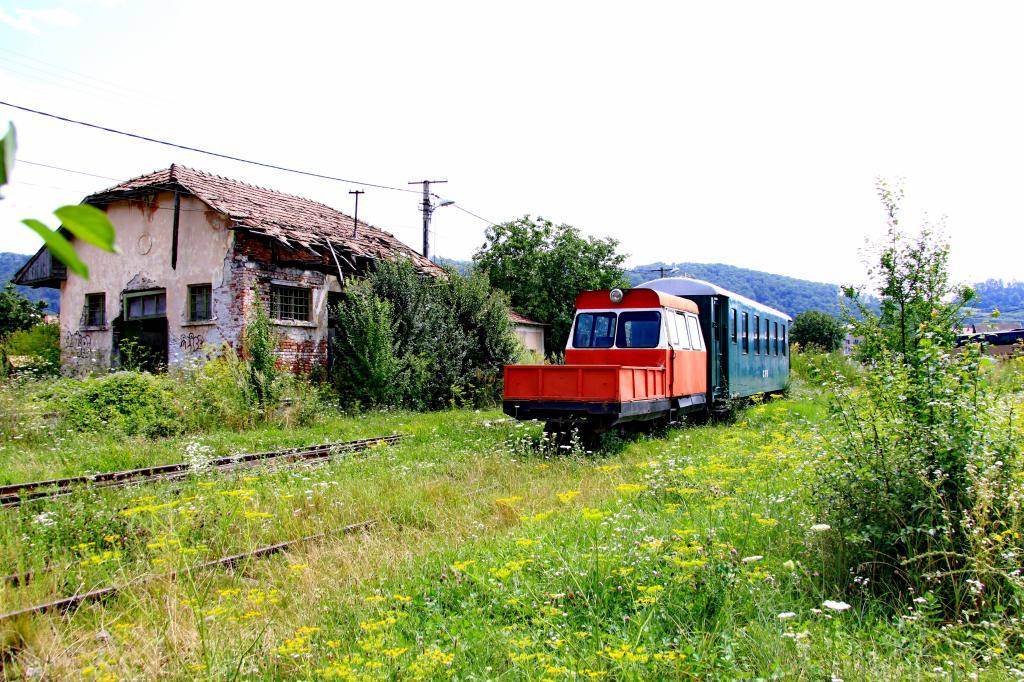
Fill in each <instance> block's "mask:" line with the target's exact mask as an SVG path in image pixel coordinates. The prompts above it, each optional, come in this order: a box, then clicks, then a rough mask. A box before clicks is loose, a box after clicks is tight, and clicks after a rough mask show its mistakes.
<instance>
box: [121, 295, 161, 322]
mask: <svg viewBox="0 0 1024 682" xmlns="http://www.w3.org/2000/svg"><path fill="white" fill-rule="evenodd" d="M161 298H162V299H163V310H161V309H160V305H159V304H160V301H161ZM146 299H153V312H152V313H150V314H148V315H147V314H146V313H144V312H143V313H142V314H141V315H132V314H131V302H132V301H135V300H138V301H140V305H141V306H142V309H143V310H145V307H146V303H145V302H146ZM121 316H122V317H123V318H124V319H125V320H126V321H127V320H152V319H156V318H159V317H167V290H166V289H150V290H147V291H132V292H129V293H126V294H122V296H121Z"/></svg>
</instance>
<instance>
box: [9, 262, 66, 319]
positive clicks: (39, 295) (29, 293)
mask: <svg viewBox="0 0 1024 682" xmlns="http://www.w3.org/2000/svg"><path fill="white" fill-rule="evenodd" d="M31 257H32V256H30V255H28V254H24V253H10V252H0V285H6V284H7V283H8V282H10V281H11V279H13V277H14V273H16V272H17V271H18V269H19V268H20V267H21V266H22V265H24V264H25V262H26V261H28V259H29V258H31ZM15 288H16V289H17V290H18V291H20V292H21V294H22V295H23V296H24V297H25V298H27V299H29V300H30V301H46V312H48V313H53V314H57V313H59V312H60V292H59V291H57V290H56V289H33V288H32V287H15Z"/></svg>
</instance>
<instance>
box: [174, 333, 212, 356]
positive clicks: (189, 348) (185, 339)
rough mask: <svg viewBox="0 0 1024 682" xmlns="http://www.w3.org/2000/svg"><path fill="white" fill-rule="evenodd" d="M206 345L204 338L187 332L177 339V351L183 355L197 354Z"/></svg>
mask: <svg viewBox="0 0 1024 682" xmlns="http://www.w3.org/2000/svg"><path fill="white" fill-rule="evenodd" d="M205 345H206V337H205V336H203V335H202V334H195V333H193V332H189V333H188V334H182V335H181V336H179V337H178V349H179V350H181V351H182V352H184V353H198V352H199V351H201V350H202V349H203V346H205Z"/></svg>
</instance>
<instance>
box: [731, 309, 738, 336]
mask: <svg viewBox="0 0 1024 682" xmlns="http://www.w3.org/2000/svg"><path fill="white" fill-rule="evenodd" d="M731 312H732V342H733V343H736V334H737V331H736V326H737V325H736V309H735V308H733V309H732V311H731Z"/></svg>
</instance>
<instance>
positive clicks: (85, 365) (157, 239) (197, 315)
mask: <svg viewBox="0 0 1024 682" xmlns="http://www.w3.org/2000/svg"><path fill="white" fill-rule="evenodd" d="M83 203H86V204H91V205H93V206H96V207H98V208H100V209H102V210H104V211H106V213H107V215H108V216H109V218H110V220H111V222H113V224H114V227H115V228H116V230H117V243H118V245H119V247H120V249H121V253H120V254H111V253H106V252H104V251H101V250H99V249H97V248H95V247H93V246H91V245H90V244H85V243H82V242H76V243H75V248H76V250H77V251H78V254H79V256H80V257H81V258H82V260H83V261H84V262H85V263H86V265H88V266H89V272H90V277H89V279H88V280H84V279H81V278H79V277H78V276H76V275H74V274H69V273H68V272H67V270H66V268H65V267H64V266H63V265H62V264H61V263H60V262H59V261H56V260H55V259H52V258H51V257H50V254H49V252H47V250H46V249H45V248H43V249H40V251H39V252H37V253H36V254H35V255H34V256H32V258H31V259H30V260H29V261H28V262H27V263H26V264H25V266H24V267H23V268H22V269H21V270H20V271H19V272H18V273H17V275H16V276H15V282H16V283H18V284H25V285H29V286H36V287H53V288H56V289H60V309H61V315H60V326H61V349H62V356H63V361H64V366H65V369H66V370H67V371H69V372H82V371H91V370H94V369H104V368H108V367H118V366H121V365H122V364H127V363H128V361H129V360H131V358H130V357H128V356H129V355H131V354H134V355H135V360H137V361H141V363H142V364H143V365H144V366H147V367H149V368H160V367H163V366H172V367H173V366H180V365H183V364H187V363H189V362H190V361H192V360H196V359H200V358H202V357H203V356H204V354H205V353H206V352H207V351H208V350H209V349H216V348H219V347H222V346H223V345H224V344H227V345H229V346H231V347H236V348H237V347H238V344H239V342H240V338H241V334H242V331H243V329H244V327H245V324H246V321H247V320H248V319H249V318H250V315H251V313H252V310H253V306H256V305H260V306H265V309H266V310H267V311H268V312H269V313H270V317H271V319H272V322H273V324H274V326H275V330H276V332H277V336H278V338H279V347H278V352H279V355H280V362H281V364H282V365H284V366H286V367H288V368H289V369H292V370H293V371H308V370H310V369H311V368H312V367H313V366H314V365H317V364H323V363H325V362H326V360H327V353H328V345H329V343H328V342H329V338H330V336H331V334H332V326H331V325H332V315H331V314H330V313H329V307H330V306H331V304H332V303H333V302H334V300H335V297H336V296H338V295H339V293H340V291H341V288H342V286H343V284H344V279H345V278H346V277H349V276H351V275H355V274H359V273H362V272H365V271H366V269H367V267H368V266H369V265H370V264H371V263H372V262H373V261H374V260H376V259H381V258H392V259H394V258H406V259H408V260H410V261H411V262H412V263H413V264H414V265H415V266H416V267H417V268H418V269H420V270H421V271H423V272H424V273H429V274H435V275H436V274H439V273H440V272H441V270H440V268H438V267H437V266H435V265H434V264H433V263H431V262H430V261H429V260H427V259H425V258H423V257H422V256H421V255H420V254H418V253H416V252H415V251H413V250H412V249H410V248H409V247H408V246H406V245H405V244H403V243H402V242H400V241H399V240H398V239H396V238H395V237H394V236H393V235H391V234H389V233H387V232H384V231H383V230H380V229H378V228H376V227H373V226H371V225H367V224H365V223H362V222H360V223H358V224H356V223H355V221H354V220H353V219H352V218H351V217H349V216H347V215H345V214H344V213H341V212H339V211H336V210H335V209H333V208H331V207H329V206H326V205H324V204H320V203H317V202H315V201H310V200H309V199H304V198H302V197H297V196H294V195H290V194H285V193H282V192H276V191H274V190H270V189H264V188H262V187H256V186H253V185H249V184H246V183H243V182H239V181H237V180H231V179H228V178H224V177H221V176H218V175H213V174H210V173H204V172H202V171H198V170H193V169H191V168H186V167H184V166H179V165H172V166H171V167H170V168H167V169H162V170H158V171H156V172H153V173H150V174H148V175H143V176H141V177H138V178H135V179H133V180H128V181H127V182H123V183H121V184H119V185H117V186H115V187H111V188H110V189H108V190H105V191H102V192H98V193H96V194H93V195H90V196H88V197H86V198H85V199H84V201H83Z"/></svg>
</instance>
